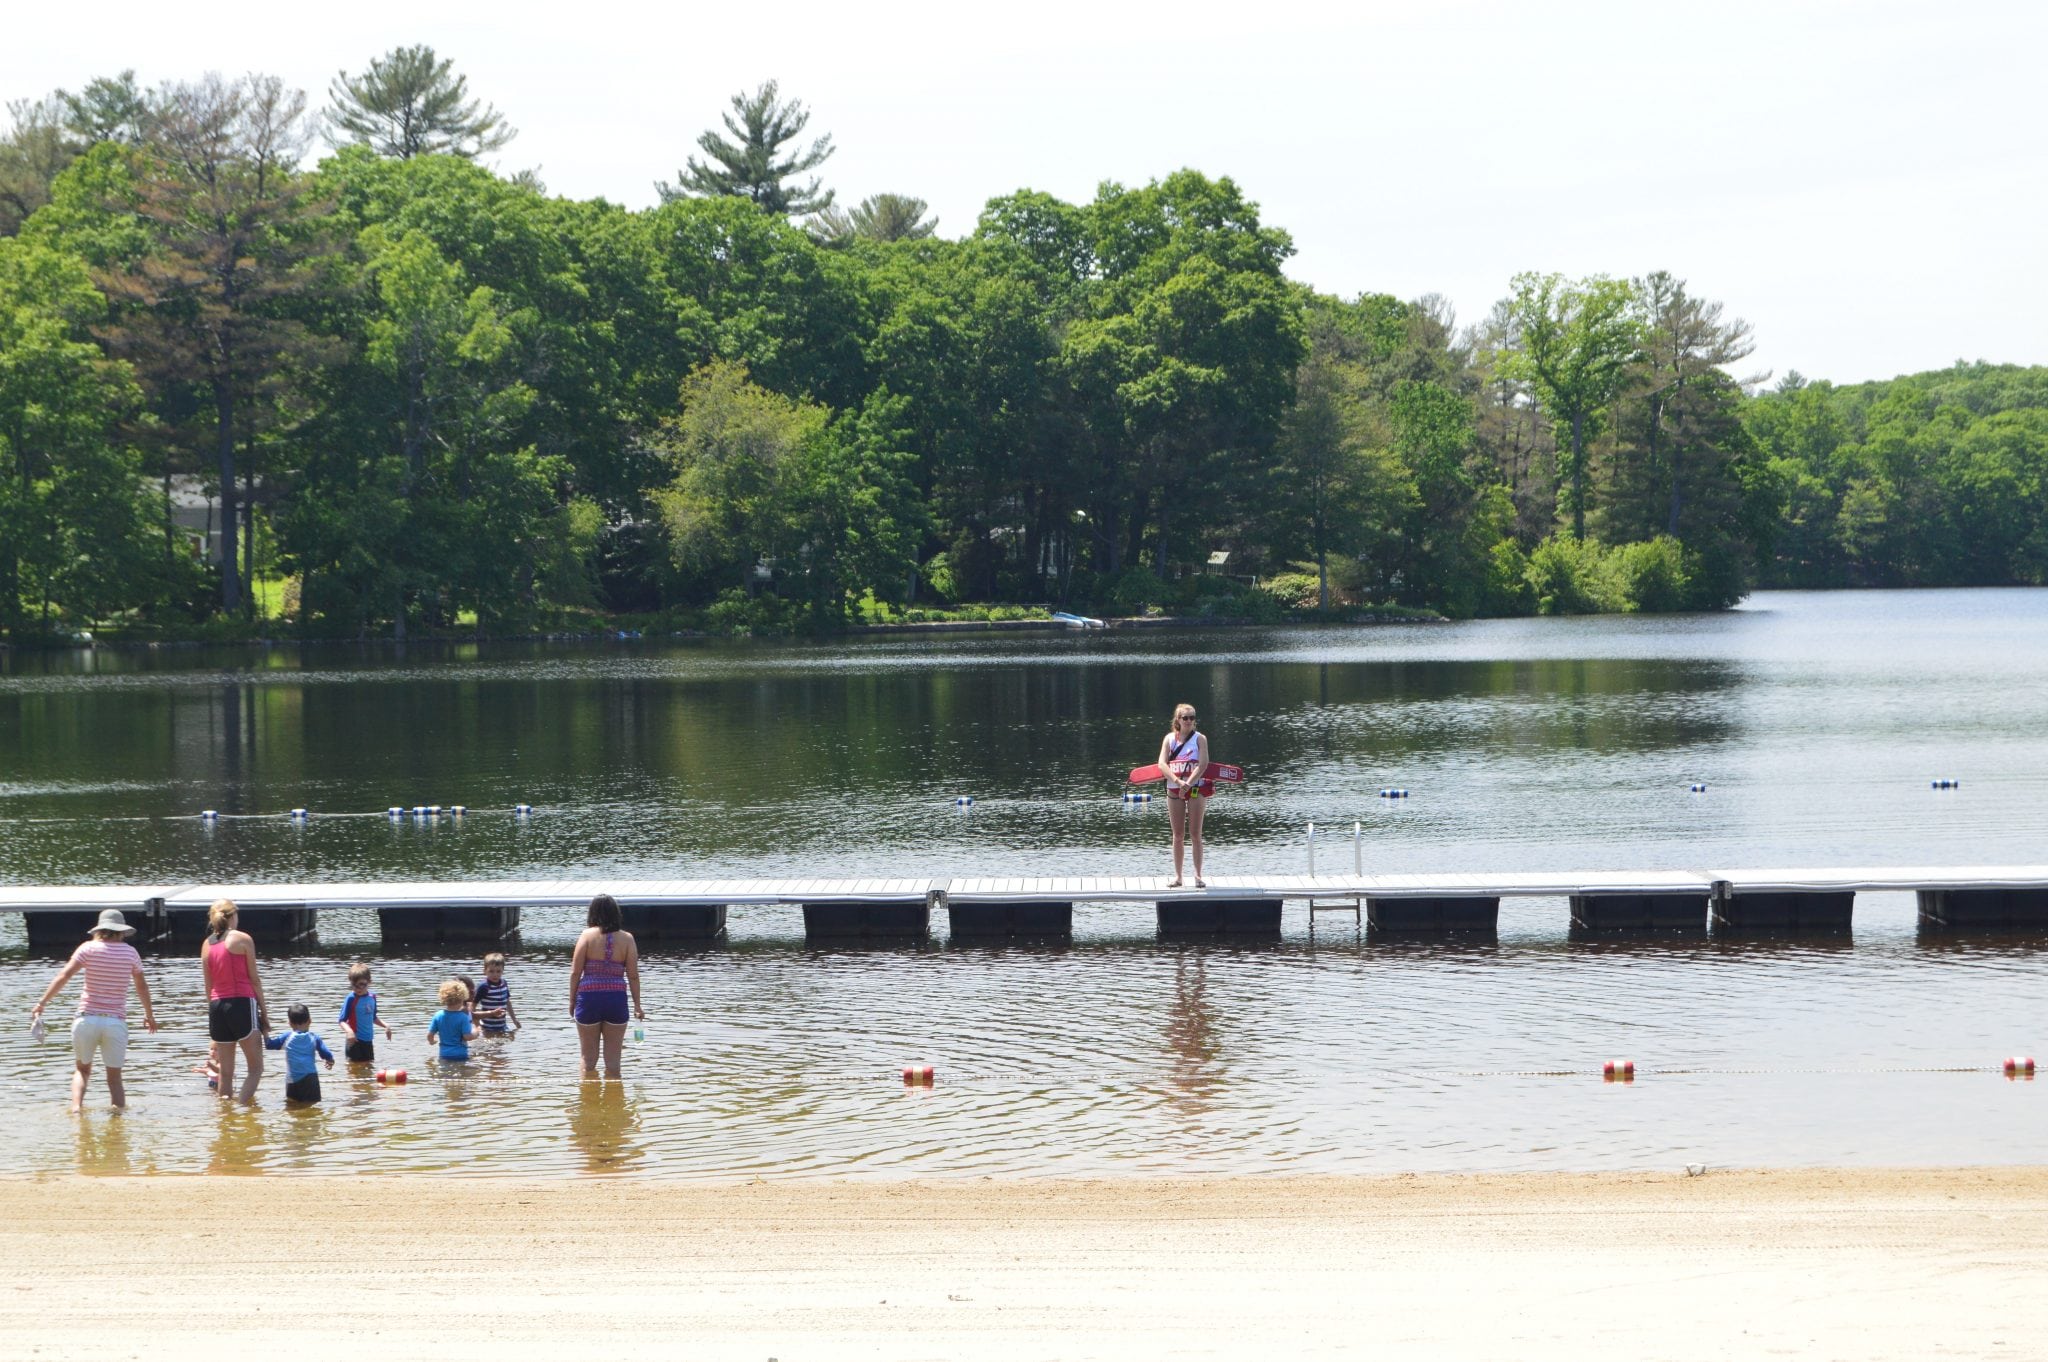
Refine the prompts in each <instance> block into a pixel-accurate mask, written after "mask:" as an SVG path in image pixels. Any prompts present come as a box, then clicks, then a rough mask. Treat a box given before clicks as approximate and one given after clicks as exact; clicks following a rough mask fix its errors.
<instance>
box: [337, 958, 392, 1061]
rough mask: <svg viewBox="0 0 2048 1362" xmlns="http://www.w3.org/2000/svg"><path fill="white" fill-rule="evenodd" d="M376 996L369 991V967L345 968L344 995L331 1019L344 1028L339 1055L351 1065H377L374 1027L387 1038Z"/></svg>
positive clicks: (388, 1025)
mask: <svg viewBox="0 0 2048 1362" xmlns="http://www.w3.org/2000/svg"><path fill="white" fill-rule="evenodd" d="M378 1010H379V1009H378V1006H377V995H376V994H374V993H372V992H370V967H369V966H368V965H365V964H363V963H362V962H361V961H358V962H356V963H355V964H353V965H350V966H349V967H348V996H347V997H345V998H343V999H342V1000H341V1015H340V1016H339V1017H337V1018H336V1019H335V1020H336V1021H338V1022H340V1023H341V1024H342V1025H343V1026H346V1027H347V1028H348V1040H347V1042H346V1043H345V1044H343V1046H342V1053H343V1054H345V1055H347V1056H348V1062H349V1063H351V1064H374V1063H376V1062H377V1047H376V1045H375V1044H374V1042H375V1041H376V1039H377V1028H378V1027H380V1026H381V1027H383V1028H384V1039H386V1040H390V1039H391V1023H389V1022H387V1021H384V1020H383V1019H381V1018H380V1017H378V1015H377V1012H378Z"/></svg>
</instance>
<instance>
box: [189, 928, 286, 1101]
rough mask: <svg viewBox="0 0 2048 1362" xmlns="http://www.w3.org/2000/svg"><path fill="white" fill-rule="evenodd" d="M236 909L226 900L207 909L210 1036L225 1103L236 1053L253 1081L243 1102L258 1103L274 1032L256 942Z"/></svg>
mask: <svg viewBox="0 0 2048 1362" xmlns="http://www.w3.org/2000/svg"><path fill="white" fill-rule="evenodd" d="M236 916H237V912H236V908H235V905H234V904H233V903H232V902H231V901H229V900H227V899H222V900H221V901H220V902H218V903H216V904H214V905H213V907H211V908H209V909H207V910H206V944H205V945H203V946H201V947H200V948H199V971H200V974H201V975H202V976H203V977H204V979H205V980H206V1034H207V1038H208V1039H209V1040H211V1041H212V1042H213V1062H214V1064H215V1065H216V1066H217V1067H218V1068H219V1070H220V1085H219V1090H220V1095H221V1099H222V1100H223V1101H225V1100H227V1099H228V1098H230V1097H234V1096H236V1095H237V1094H236V1093H235V1051H236V1050H237V1049H239V1050H240V1051H241V1052H242V1058H243V1060H244V1061H245V1062H246V1063H247V1065H248V1076H247V1077H245V1078H244V1079H243V1080H242V1091H241V1093H240V1097H241V1100H242V1102H243V1103H244V1104H245V1105H249V1106H253V1105H255V1102H256V1084H257V1083H258V1082H259V1081H261V1080H262V1078H263V1037H264V1034H265V1033H266V1032H268V1031H269V1030H270V1016H269V1009H268V1008H267V1007H265V1006H264V1002H263V981H262V980H261V979H259V978H257V976H256V942H255V940H254V938H252V937H251V936H250V935H249V934H248V933H247V932H244V931H240V930H238V929H237V928H236V926H235V919H236Z"/></svg>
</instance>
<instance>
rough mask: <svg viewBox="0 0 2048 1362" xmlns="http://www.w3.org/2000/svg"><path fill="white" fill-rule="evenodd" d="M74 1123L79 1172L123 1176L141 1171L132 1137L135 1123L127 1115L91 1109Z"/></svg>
mask: <svg viewBox="0 0 2048 1362" xmlns="http://www.w3.org/2000/svg"><path fill="white" fill-rule="evenodd" d="M75 1126H76V1129H77V1131H78V1171H79V1172H81V1173H87V1174H93V1175H107V1174H111V1175H113V1176H116V1177H120V1176H125V1175H127V1174H129V1173H134V1172H137V1171H139V1170H138V1169H137V1168H136V1165H135V1150H134V1146H133V1143H132V1142H131V1141H130V1139H129V1131H130V1129H131V1128H132V1123H131V1122H130V1120H129V1118H128V1117H127V1116H126V1115H122V1114H117V1113H114V1112H106V1113H100V1112H91V1113H88V1114H86V1115H84V1116H81V1117H79V1118H78V1119H77V1121H76V1123H75Z"/></svg>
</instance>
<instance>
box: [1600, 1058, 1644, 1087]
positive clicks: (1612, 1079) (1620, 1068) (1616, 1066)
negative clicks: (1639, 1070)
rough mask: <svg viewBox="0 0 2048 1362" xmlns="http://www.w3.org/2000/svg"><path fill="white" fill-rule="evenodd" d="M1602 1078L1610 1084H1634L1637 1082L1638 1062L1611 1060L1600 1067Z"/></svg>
mask: <svg viewBox="0 0 2048 1362" xmlns="http://www.w3.org/2000/svg"><path fill="white" fill-rule="evenodd" d="M1600 1076H1601V1077H1602V1078H1604V1079H1606V1080H1607V1081H1608V1082H1609V1083H1633V1082H1635V1081H1636V1062H1635V1061H1634V1060H1632V1059H1610V1060H1608V1061H1607V1062H1606V1063H1605V1064H1602V1065H1601V1066H1600Z"/></svg>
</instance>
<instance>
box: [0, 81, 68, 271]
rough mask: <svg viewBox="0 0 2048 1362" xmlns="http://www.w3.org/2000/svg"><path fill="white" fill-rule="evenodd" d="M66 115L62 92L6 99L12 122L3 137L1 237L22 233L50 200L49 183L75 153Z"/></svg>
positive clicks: (0, 151) (0, 152) (0, 156)
mask: <svg viewBox="0 0 2048 1362" xmlns="http://www.w3.org/2000/svg"><path fill="white" fill-rule="evenodd" d="M64 114H65V109H64V99H63V94H62V92H61V91H60V92H59V93H57V94H54V95H51V96H49V97H48V98H46V99H40V100H29V99H17V100H12V101H10V102H9V103H8V105H7V117H8V121H9V122H10V123H11V124H12V126H11V127H9V128H8V130H7V133H6V135H5V136H4V137H0V237H4V236H13V235H14V234H15V233H16V232H19V231H20V230H21V225H22V224H23V223H24V222H27V221H28V219H29V215H30V214H32V213H34V212H35V211H36V210H37V209H38V208H41V207H42V206H43V205H44V204H46V203H48V202H49V201H50V186H51V185H52V184H53V183H54V182H55V181H56V178H57V176H58V175H60V174H62V173H63V171H64V168H65V167H66V166H68V165H70V164H71V161H72V158H73V156H74V155H76V149H75V147H74V146H73V144H72V140H71V137H70V135H69V133H68V130H67V129H66V128H65V125H64Z"/></svg>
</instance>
